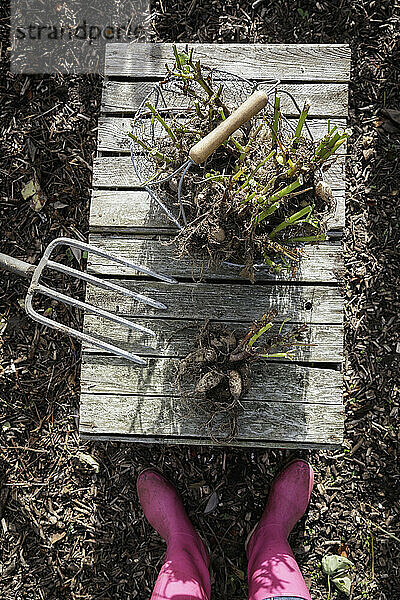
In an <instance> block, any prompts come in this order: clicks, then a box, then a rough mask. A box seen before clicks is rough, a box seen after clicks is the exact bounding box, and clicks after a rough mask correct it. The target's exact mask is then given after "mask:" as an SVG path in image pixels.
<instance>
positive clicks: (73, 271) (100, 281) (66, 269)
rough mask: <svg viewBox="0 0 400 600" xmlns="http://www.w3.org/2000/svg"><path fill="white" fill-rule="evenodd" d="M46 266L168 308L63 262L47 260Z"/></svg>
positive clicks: (140, 300)
mask: <svg viewBox="0 0 400 600" xmlns="http://www.w3.org/2000/svg"><path fill="white" fill-rule="evenodd" d="M46 267H48V268H50V269H54V270H55V271H59V272H60V273H65V274H66V275H71V276H73V277H77V278H79V279H82V280H83V281H87V283H91V284H93V285H96V286H98V287H101V288H103V289H104V290H112V291H113V292H119V293H120V294H123V295H124V296H128V297H129V298H135V299H136V300H138V301H139V302H144V303H145V304H148V305H149V306H153V307H154V308H161V309H162V310H166V309H167V308H168V307H167V306H166V305H165V304H163V303H162V302H158V300H153V299H152V298H149V297H148V296H144V295H143V294H138V293H137V292H133V291H132V290H128V289H127V288H124V287H122V286H120V285H116V284H115V283H111V282H109V281H105V280H104V279H99V278H98V277H95V276H94V275H90V274H89V273H85V272H84V271H78V270H77V269H73V268H72V267H68V266H67V265H63V264H62V263H58V262H54V260H49V261H47V265H46Z"/></svg>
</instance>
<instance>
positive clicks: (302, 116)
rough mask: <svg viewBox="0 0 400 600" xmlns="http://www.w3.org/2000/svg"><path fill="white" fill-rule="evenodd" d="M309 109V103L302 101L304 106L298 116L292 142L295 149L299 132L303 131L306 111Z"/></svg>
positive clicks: (298, 139)
mask: <svg viewBox="0 0 400 600" xmlns="http://www.w3.org/2000/svg"><path fill="white" fill-rule="evenodd" d="M309 110H310V103H309V102H308V101H307V100H306V101H305V102H304V106H303V108H302V111H301V113H300V116H299V120H298V122H297V127H296V131H295V132H294V138H293V142H292V148H293V149H296V148H297V146H298V143H299V141H300V136H301V132H302V131H303V127H304V123H305V122H306V118H307V115H308V111H309Z"/></svg>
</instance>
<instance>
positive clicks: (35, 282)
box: [0, 237, 177, 365]
mask: <svg viewBox="0 0 400 600" xmlns="http://www.w3.org/2000/svg"><path fill="white" fill-rule="evenodd" d="M58 246H68V247H69V248H77V249H78V250H81V251H83V252H91V253H93V254H96V255H97V256H101V257H103V258H107V259H109V260H112V261H114V262H116V263H119V264H121V265H124V266H126V267H130V268H131V269H134V270H135V271H138V272H139V273H142V274H143V275H148V276H149V277H154V278H156V279H159V280H160V281H164V282H166V283H177V281H176V280H175V279H173V278H172V277H167V276H166V275H160V274H159V273H155V272H154V271H151V270H150V269H147V268H146V267H142V266H139V265H135V264H133V263H132V262H130V261H128V260H125V259H123V258H119V257H117V256H113V255H112V254H109V253H108V252H104V251H103V250H99V249H97V248H95V247H93V246H91V245H89V244H85V243H84V242H80V241H78V240H73V239H70V238H64V237H62V238H57V239H55V240H53V241H52V242H50V244H49V245H48V246H47V248H46V249H45V251H44V253H43V256H42V258H41V259H40V262H39V264H38V265H37V266H35V265H32V264H29V263H27V262H24V261H22V260H19V259H18V258H13V257H12V256H8V255H6V254H2V253H1V252H0V268H3V269H6V270H7V271H11V272H12V273H16V274H17V275H22V276H23V277H27V278H30V279H31V282H30V285H29V288H28V292H27V294H26V297H25V310H26V312H27V314H28V315H29V316H30V317H31V318H32V319H34V320H35V321H37V322H38V323H41V324H42V325H46V326H48V327H52V328H53V329H56V330H57V331H61V332H63V333H66V334H68V335H71V336H73V337H75V338H77V339H78V340H80V341H81V342H85V343H87V344H90V345H92V346H96V347H97V348H101V349H102V350H106V351H107V352H111V353H112V354H116V355H117V356H122V357H123V358H127V359H128V360H130V361H132V362H135V363H138V364H140V365H145V364H146V361H145V360H143V359H142V358H140V357H139V356H136V354H132V353H131V352H127V351H126V350H123V349H122V348H119V347H118V346H114V345H113V344H108V343H107V342H104V341H103V340H101V339H99V338H97V337H94V336H92V335H89V334H87V333H83V332H81V331H78V330H77V329H74V328H72V327H69V326H68V325H64V324H63V323H58V322H57V321H55V320H54V319H49V318H48V317H45V316H44V315H41V314H39V313H38V312H37V311H36V310H35V309H34V308H33V306H32V300H33V296H34V294H35V293H38V294H42V295H44V296H47V297H49V298H52V299H53V300H58V301H59V302H64V303H65V304H69V305H70V306H76V307H77V308H81V309H83V310H85V311H87V312H89V313H93V314H95V315H99V316H100V317H104V318H105V319H110V320H111V321H114V322H115V323H119V324H120V325H125V326H126V327H129V328H130V329H134V330H136V331H139V332H141V333H144V334H147V335H151V336H153V337H155V336H156V334H155V333H154V331H152V330H151V329H148V328H147V327H143V326H142V325H139V324H137V323H134V322H132V321H129V320H128V319H125V318H124V317H120V316H118V315H115V314H113V313H111V312H109V311H107V310H103V309H102V308H99V307H97V306H93V305H92V304H88V303H87V302H82V301H81V300H78V299H76V298H72V297H71V296H68V295H66V294H63V293H61V292H59V291H57V290H55V289H52V288H50V287H48V286H45V285H43V284H41V283H40V277H41V275H42V274H43V271H44V269H52V270H54V271H58V272H60V273H64V274H66V275H71V276H72V277H76V278H78V279H82V280H83V281H86V282H87V283H90V284H92V285H94V286H98V287H101V288H103V289H105V290H112V291H114V292H119V293H121V294H123V295H124V296H128V297H130V298H134V299H135V300H138V301H139V302H143V303H144V304H147V305H149V306H152V307H153V308H158V309H162V310H166V309H167V306H165V304H162V303H161V302H158V301H157V300H152V299H151V298H148V297H147V296H144V295H143V294H138V293H136V292H134V291H131V290H128V289H127V288H124V287H121V286H119V285H116V284H115V283H111V282H109V281H104V280H102V279H99V278H98V277H94V276H93V275H90V274H89V273H85V272H83V271H78V270H77V269H73V268H71V267H68V266H67V265H64V264H61V263H59V262H55V261H53V260H51V259H50V256H51V254H52V252H53V251H54V249H55V248H57V247H58Z"/></svg>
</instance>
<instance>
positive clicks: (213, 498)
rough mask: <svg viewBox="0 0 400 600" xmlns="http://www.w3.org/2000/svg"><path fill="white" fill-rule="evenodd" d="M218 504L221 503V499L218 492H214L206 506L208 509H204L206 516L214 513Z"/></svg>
mask: <svg viewBox="0 0 400 600" xmlns="http://www.w3.org/2000/svg"><path fill="white" fill-rule="evenodd" d="M218 502H219V497H218V494H217V492H213V493H212V494H211V496H210V497H209V499H208V502H207V504H206V507H205V509H204V514H205V515H207V514H208V513H210V512H212V511H213V510H215V509H216V508H217V506H218Z"/></svg>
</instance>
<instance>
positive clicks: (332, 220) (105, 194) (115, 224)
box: [89, 190, 345, 234]
mask: <svg viewBox="0 0 400 600" xmlns="http://www.w3.org/2000/svg"><path fill="white" fill-rule="evenodd" d="M334 197H335V203H336V206H335V209H334V211H333V214H332V215H331V216H330V217H328V219H327V227H328V230H330V229H334V230H336V229H338V230H340V229H343V227H344V223H345V212H344V211H345V194H344V190H342V191H340V190H335V191H334ZM89 225H90V230H91V231H92V232H116V233H135V234H140V233H146V234H149V233H150V234H151V233H156V234H160V233H166V234H170V233H173V232H176V228H175V225H173V224H172V223H171V222H170V221H169V220H168V218H167V217H166V216H165V213H164V212H163V211H162V209H161V208H160V207H159V205H158V204H157V203H156V202H154V200H152V199H151V197H150V196H149V194H148V193H147V192H145V191H143V190H94V191H93V192H92V200H91V204H90V219H89Z"/></svg>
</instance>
